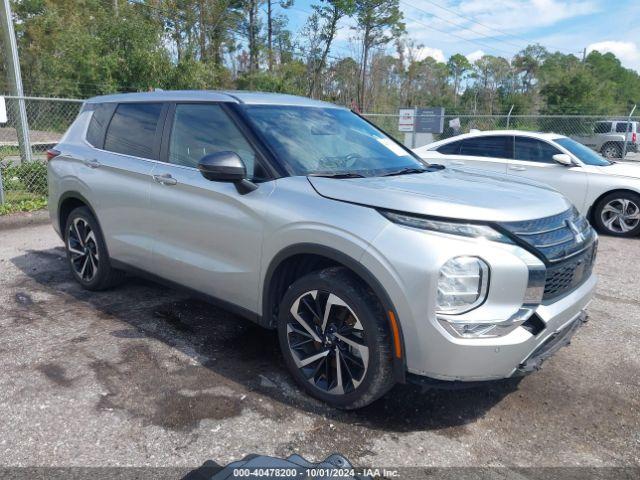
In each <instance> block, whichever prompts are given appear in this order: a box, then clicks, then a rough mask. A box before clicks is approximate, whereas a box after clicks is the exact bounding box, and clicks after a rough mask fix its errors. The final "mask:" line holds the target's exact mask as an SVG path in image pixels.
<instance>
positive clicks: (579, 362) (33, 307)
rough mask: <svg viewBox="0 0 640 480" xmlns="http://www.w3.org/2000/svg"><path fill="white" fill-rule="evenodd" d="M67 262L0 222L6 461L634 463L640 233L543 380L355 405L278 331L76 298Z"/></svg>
mask: <svg viewBox="0 0 640 480" xmlns="http://www.w3.org/2000/svg"><path fill="white" fill-rule="evenodd" d="M63 256H64V252H63V249H62V245H61V242H60V240H59V239H58V238H57V236H56V235H55V234H54V232H53V230H52V228H51V227H50V226H49V225H35V226H28V227H24V228H21V229H4V230H0V329H1V332H2V341H1V342H0V365H1V366H2V367H1V369H0V412H1V413H2V415H1V417H0V467H2V466H4V467H7V466H33V465H38V466H173V467H185V468H186V467H195V466H197V465H200V464H202V463H203V462H204V461H205V460H207V459H213V460H216V461H217V462H218V463H221V464H226V463H228V462H230V461H233V460H237V459H240V458H242V457H244V456H245V455H247V454H249V453H259V454H265V455H276V456H288V455H290V454H292V453H298V454H301V455H303V456H305V457H306V458H308V459H310V460H314V461H318V460H321V459H324V458H325V457H327V456H328V455H330V454H332V453H334V452H340V453H342V454H343V455H345V456H346V457H347V458H349V459H350V460H351V461H352V462H353V463H355V464H358V465H379V466H388V467H401V466H442V467H446V466H458V467H467V466H503V467H511V468H514V467H527V466H538V467H540V466H548V467H563V466H583V467H603V466H618V467H625V466H626V467H630V466H632V467H638V466H640V346H639V345H640V344H639V342H638V337H639V336H640V281H639V273H640V268H639V267H640V239H635V240H622V239H615V238H608V237H601V242H600V252H599V256H598V261H597V267H596V269H597V272H598V274H599V276H600V284H599V287H598V292H597V295H596V298H595V300H594V301H593V303H592V304H591V306H590V309H589V311H590V321H589V323H588V324H587V325H586V326H585V327H583V328H582V329H581V330H580V331H579V332H578V334H577V335H576V337H575V339H574V341H573V343H572V344H571V346H569V347H567V348H565V349H563V350H561V351H560V352H559V353H558V354H557V355H556V356H555V357H553V358H552V359H550V360H549V361H548V362H547V363H546V364H545V367H544V368H543V370H542V371H540V372H538V373H536V374H533V375H531V376H528V377H526V378H524V379H523V380H522V381H520V382H513V381H512V382H506V383H491V384H487V385H486V386H483V387H481V388H475V389H471V390H464V391H441V390H429V391H423V390H422V389H421V388H419V387H415V386H410V385H401V386H398V387H396V388H395V389H393V390H392V391H391V392H390V393H389V394H388V395H386V397H384V398H383V399H381V400H380V401H378V402H376V403H375V404H373V405H371V406H369V407H367V408H365V409H363V410H360V411H358V412H352V413H345V412H339V411H336V410H332V409H330V408H327V407H325V406H324V405H322V404H320V403H318V402H316V401H314V400H312V399H310V398H309V397H307V396H306V395H304V394H303V393H301V392H300V391H299V390H298V389H297V388H296V387H295V385H294V384H293V383H292V381H291V379H290V378H289V376H288V374H287V372H286V371H285V368H284V365H283V362H282V359H281V356H280V353H279V351H278V346H277V339H276V337H275V335H274V334H273V333H272V332H269V331H264V330H261V329H260V328H258V327H256V326H254V325H252V324H250V323H248V322H246V321H244V320H241V319H239V318H237V317H235V316H233V315H231V314H229V313H227V312H225V311H223V310H220V309H217V308H215V307H212V306H210V305H208V304H205V303H202V302H200V301H197V300H193V299H191V298H189V297H188V296H186V295H185V294H183V293H180V292H176V291H173V290H170V289H167V288H165V287H162V286H158V285H156V284H153V283H149V282H147V281H143V280H140V279H136V278H130V279H129V280H127V281H126V282H125V283H124V284H123V285H121V286H119V287H118V288H116V289H114V290H111V291H108V292H101V293H91V292H86V291H83V290H82V289H81V288H80V287H79V286H78V285H77V284H76V283H75V282H74V281H73V279H72V277H71V274H70V273H69V271H68V269H67V266H66V263H65V261H64V257H63Z"/></svg>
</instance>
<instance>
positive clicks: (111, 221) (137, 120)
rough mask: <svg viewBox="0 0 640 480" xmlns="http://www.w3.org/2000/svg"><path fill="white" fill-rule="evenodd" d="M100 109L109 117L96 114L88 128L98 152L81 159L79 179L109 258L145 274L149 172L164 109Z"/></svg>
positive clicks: (148, 250) (136, 106) (139, 105)
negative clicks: (90, 205)
mask: <svg viewBox="0 0 640 480" xmlns="http://www.w3.org/2000/svg"><path fill="white" fill-rule="evenodd" d="M102 108H104V109H105V110H106V111H108V112H109V115H105V111H101V112H98V110H96V112H94V113H95V114H96V117H95V118H96V122H97V123H96V122H92V123H90V126H89V128H88V131H87V140H88V141H90V142H91V143H93V144H94V146H95V147H96V148H95V149H93V150H92V152H93V155H90V156H89V158H85V159H84V173H83V175H82V177H81V178H82V179H83V181H85V182H86V183H87V184H88V187H89V190H90V191H91V196H92V199H91V200H92V205H93V208H94V210H95V211H96V215H97V216H98V221H99V222H100V226H101V228H102V231H103V234H104V236H105V239H106V243H107V248H108V250H109V255H110V256H111V257H112V258H114V259H116V260H120V261H122V262H125V263H127V264H129V265H132V266H135V267H138V268H142V269H145V270H148V269H150V266H151V234H152V232H151V224H150V222H149V218H148V213H149V211H148V209H149V194H150V187H151V183H152V178H151V172H152V170H153V168H154V166H155V162H156V161H157V159H158V157H159V152H160V138H161V130H162V125H163V117H164V115H165V112H166V107H165V106H164V105H163V104H162V103H157V102H153V103H151V102H148V103H120V104H117V105H116V104H105V106H104V107H102ZM101 122H102V123H103V124H101ZM104 127H106V128H104ZM100 132H104V133H103V134H101V133H100ZM102 135H104V136H102Z"/></svg>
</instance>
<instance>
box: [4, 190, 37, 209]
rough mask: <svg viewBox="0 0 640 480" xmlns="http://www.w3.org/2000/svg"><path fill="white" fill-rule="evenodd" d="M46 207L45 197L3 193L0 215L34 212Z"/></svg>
mask: <svg viewBox="0 0 640 480" xmlns="http://www.w3.org/2000/svg"><path fill="white" fill-rule="evenodd" d="M46 207H47V196H46V195H38V194H34V193H31V192H20V191H18V192H15V191H9V192H5V195H4V203H3V204H2V205H0V215H8V214H10V213H18V212H35V211H36V210H42V209H43V208H46Z"/></svg>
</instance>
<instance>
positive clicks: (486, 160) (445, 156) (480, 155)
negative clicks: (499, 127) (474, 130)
mask: <svg viewBox="0 0 640 480" xmlns="http://www.w3.org/2000/svg"><path fill="white" fill-rule="evenodd" d="M436 151H437V152H438V153H440V154H441V155H442V156H439V157H438V159H437V161H438V162H441V163H443V164H445V165H448V166H451V167H460V166H466V167H469V168H479V169H482V170H488V171H491V172H496V173H507V163H508V162H509V159H511V158H512V156H513V137H512V136H509V135H487V136H481V137H471V138H465V139H463V140H457V141H455V142H451V143H447V144H445V145H442V146H441V147H439V148H438V149H437V150H436Z"/></svg>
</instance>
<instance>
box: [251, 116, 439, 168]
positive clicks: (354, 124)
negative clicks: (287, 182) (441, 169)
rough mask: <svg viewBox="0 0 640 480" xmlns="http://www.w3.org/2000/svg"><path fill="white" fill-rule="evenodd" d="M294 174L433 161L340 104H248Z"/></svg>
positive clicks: (419, 164)
mask: <svg viewBox="0 0 640 480" xmlns="http://www.w3.org/2000/svg"><path fill="white" fill-rule="evenodd" d="M242 108H243V109H244V111H245V112H246V113H247V120H248V121H249V122H250V123H251V124H253V126H254V127H255V128H256V129H257V130H258V131H259V133H260V134H261V135H262V137H263V138H264V140H265V141H266V143H267V144H268V145H269V146H270V147H271V149H272V150H273V151H274V153H275V154H276V155H277V156H278V158H279V160H280V161H282V162H284V163H285V166H286V167H287V170H289V171H290V172H291V173H292V174H293V175H326V176H338V177H339V176H343V177H348V176H364V177H370V176H380V175H388V174H394V173H417V172H422V171H424V170H425V168H426V167H427V166H428V165H427V164H425V163H423V162H421V161H420V160H418V159H417V158H415V157H414V156H412V155H411V154H410V153H409V152H407V151H406V150H405V149H404V148H402V147H401V146H400V145H398V144H397V143H396V142H395V141H394V140H392V139H391V138H389V137H388V136H386V135H385V134H384V133H382V132H381V131H380V130H378V129H376V128H375V127H373V126H372V125H370V124H369V123H367V122H366V121H365V120H363V119H362V118H360V117H359V116H357V115H356V114H354V113H352V112H350V111H348V110H343V109H338V108H318V107H300V106H282V105H243V106H242Z"/></svg>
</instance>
